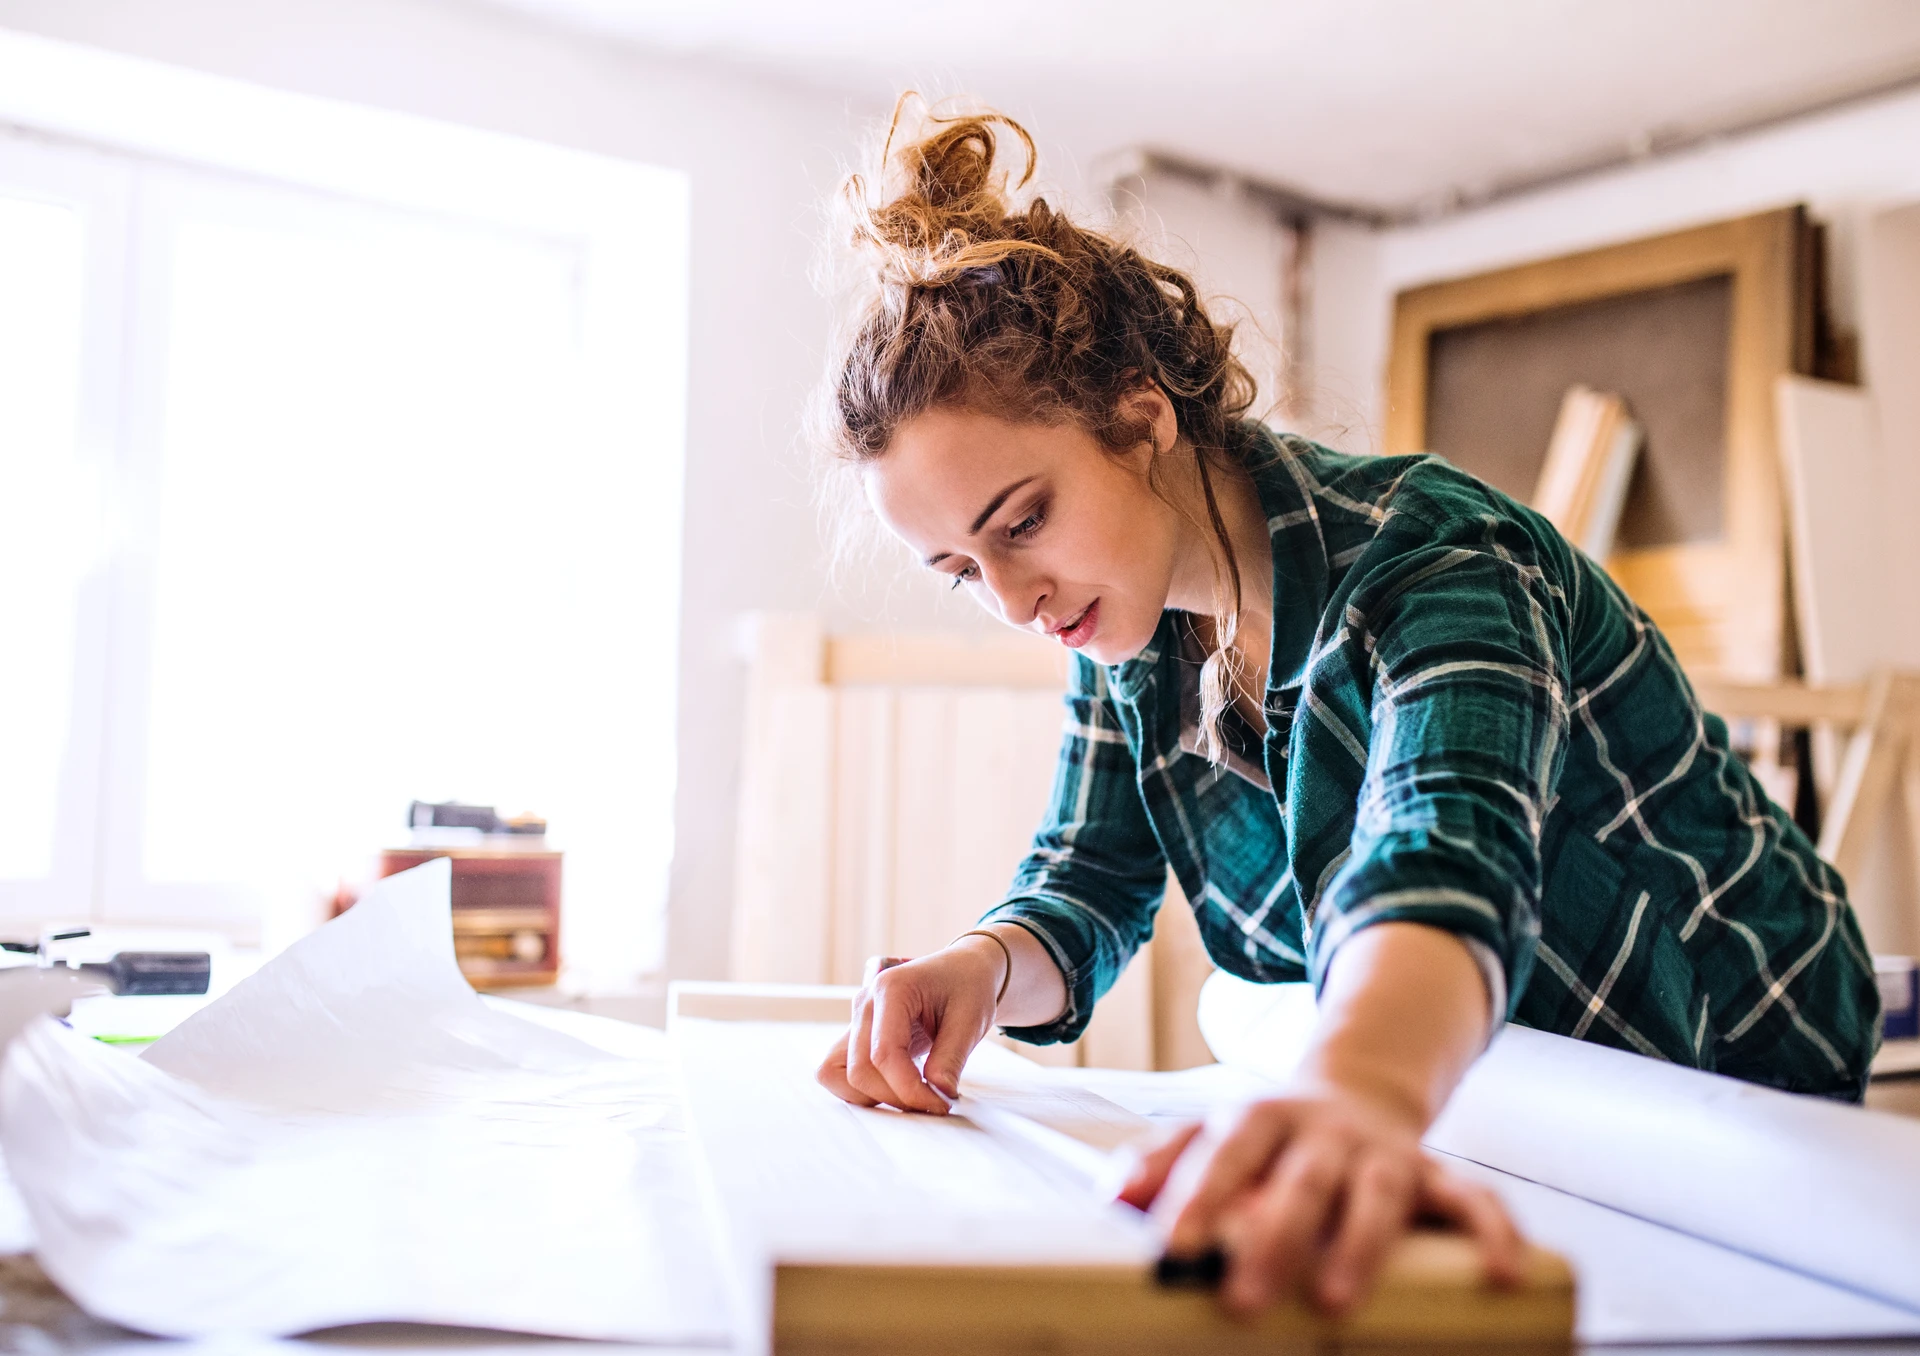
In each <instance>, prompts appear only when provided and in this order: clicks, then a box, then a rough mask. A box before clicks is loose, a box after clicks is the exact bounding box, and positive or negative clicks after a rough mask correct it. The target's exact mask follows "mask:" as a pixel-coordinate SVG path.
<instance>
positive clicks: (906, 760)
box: [887, 688, 960, 956]
mask: <svg viewBox="0 0 1920 1356" xmlns="http://www.w3.org/2000/svg"><path fill="white" fill-rule="evenodd" d="M896 700H897V702H898V706H897V711H898V721H897V724H896V726H895V730H896V736H895V737H896V743H895V752H894V759H895V763H894V766H895V777H894V816H895V817H894V849H893V889H892V891H891V894H892V899H893V933H892V936H891V937H890V938H889V939H888V942H887V951H888V954H890V955H895V956H924V955H926V954H927V953H928V952H931V951H938V950H939V949H940V948H941V947H943V946H945V945H946V944H947V942H948V941H950V940H951V939H952V937H953V932H954V930H953V929H951V928H950V927H949V924H950V922H951V921H952V918H953V916H954V909H953V905H952V900H951V895H952V890H953V874H954V861H953V835H952V831H951V827H950V825H949V823H948V821H949V819H950V818H951V816H952V815H954V814H955V813H956V812H958V811H959V810H960V806H959V804H958V802H957V801H956V799H955V796H954V785H953V759H954V728H953V721H954V703H953V697H952V694H951V693H949V692H946V691H943V690H941V689H938V688H901V689H899V690H898V692H897V695H896Z"/></svg>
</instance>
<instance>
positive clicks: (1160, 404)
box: [1120, 381, 1180, 453]
mask: <svg viewBox="0 0 1920 1356" xmlns="http://www.w3.org/2000/svg"><path fill="white" fill-rule="evenodd" d="M1120 403H1121V407H1122V408H1123V409H1124V410H1125V411H1126V412H1127V414H1129V415H1130V416H1132V417H1133V418H1135V419H1139V420H1141V421H1143V422H1144V423H1145V424H1146V425H1147V427H1148V429H1149V430H1151V432H1150V437H1151V439H1152V442H1153V450H1154V451H1155V452H1156V453H1160V452H1171V451H1172V450H1173V445H1174V444H1175V443H1176V442H1178V441H1179V440H1180V418H1179V416H1178V415H1176V414H1175V413H1174V410H1173V401H1171V400H1169V399H1168V398H1167V393H1166V392H1165V391H1163V390H1161V389H1160V383H1158V382H1155V381H1147V382H1142V383H1141V384H1140V385H1138V386H1136V387H1134V389H1133V390H1131V391H1129V392H1128V393H1127V394H1126V395H1125V396H1123V397H1122V398H1121V402H1120Z"/></svg>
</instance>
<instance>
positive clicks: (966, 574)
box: [948, 565, 980, 589]
mask: <svg viewBox="0 0 1920 1356" xmlns="http://www.w3.org/2000/svg"><path fill="white" fill-rule="evenodd" d="M979 577H980V567H979V566H978V565H969V566H967V567H966V568H965V569H961V570H955V571H954V572H953V583H952V584H950V585H949V586H948V587H949V588H956V589H957V588H959V587H960V586H961V585H962V584H970V583H972V582H973V581H974V580H975V579H978V578H979Z"/></svg>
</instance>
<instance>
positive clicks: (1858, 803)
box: [1820, 672, 1900, 877]
mask: <svg viewBox="0 0 1920 1356" xmlns="http://www.w3.org/2000/svg"><path fill="white" fill-rule="evenodd" d="M1894 689H1895V680H1894V677H1893V675H1892V674H1891V673H1888V672H1882V673H1880V674H1879V675H1877V676H1876V677H1875V678H1874V680H1873V682H1872V683H1871V684H1870V685H1869V688H1868V694H1867V707H1866V711H1865V713H1864V716H1863V718H1862V721H1861V724H1860V727H1859V728H1858V729H1856V730H1855V731H1854V732H1853V738H1852V739H1851V740H1850V741H1848V744H1847V753H1846V761H1845V762H1843V763H1842V764H1841V767H1840V779H1839V783H1838V785H1837V786H1836V787H1835V788H1834V793H1833V803H1832V805H1831V806H1830V807H1829V809H1828V811H1827V818H1826V822H1825V823H1824V824H1823V825H1821V832H1820V855H1821V856H1822V857H1825V858H1826V859H1827V860H1828V861H1830V862H1832V863H1833V865H1834V869H1835V870H1837V871H1838V872H1839V873H1840V874H1841V875H1842V876H1843V877H1850V876H1852V875H1854V874H1856V873H1857V872H1858V871H1859V869H1860V866H1861V864H1862V862H1863V861H1864V860H1865V858H1866V854H1867V850H1868V847H1869V845H1870V843H1871V840H1872V835H1873V834H1874V833H1875V832H1876V831H1877V830H1878V829H1879V827H1880V819H1881V816H1882V814H1883V813H1884V812H1885V810H1886V805H1887V798H1888V795H1889V793H1891V791H1892V790H1893V781H1894V776H1895V774H1896V772H1897V771H1898V770H1899V767H1900V748H1899V746H1898V743H1897V739H1898V733H1897V729H1896V726H1897V723H1898V720H1899V712H1898V708H1897V706H1896V704H1895V700H1894V698H1895V691H1894Z"/></svg>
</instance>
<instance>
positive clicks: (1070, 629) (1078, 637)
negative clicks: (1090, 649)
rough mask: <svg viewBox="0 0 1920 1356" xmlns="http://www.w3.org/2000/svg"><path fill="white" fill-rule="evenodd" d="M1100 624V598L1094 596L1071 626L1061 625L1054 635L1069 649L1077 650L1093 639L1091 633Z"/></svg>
mask: <svg viewBox="0 0 1920 1356" xmlns="http://www.w3.org/2000/svg"><path fill="white" fill-rule="evenodd" d="M1099 625H1100V600H1099V599H1098V598H1095V599H1094V600H1093V601H1092V602H1090V603H1088V604H1087V610H1086V611H1084V612H1082V613H1081V614H1080V616H1079V619H1078V620H1077V621H1075V622H1074V623H1073V624H1072V625H1071V626H1063V627H1061V628H1060V629H1059V630H1058V631H1055V632H1054V635H1056V636H1058V637H1060V643H1061V644H1062V645H1064V646H1066V647H1067V648H1068V649H1069V650H1077V649H1079V648H1080V647H1081V646H1082V645H1085V644H1086V643H1087V642H1088V641H1090V640H1092V639H1093V633H1094V631H1096V630H1097V629H1098V628H1099Z"/></svg>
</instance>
